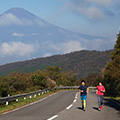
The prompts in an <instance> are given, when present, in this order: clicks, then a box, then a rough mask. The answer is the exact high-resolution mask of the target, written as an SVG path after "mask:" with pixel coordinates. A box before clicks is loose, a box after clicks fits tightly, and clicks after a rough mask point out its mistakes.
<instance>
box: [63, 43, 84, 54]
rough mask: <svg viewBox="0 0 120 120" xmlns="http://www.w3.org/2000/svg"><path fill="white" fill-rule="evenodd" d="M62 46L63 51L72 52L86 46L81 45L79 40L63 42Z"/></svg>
mask: <svg viewBox="0 0 120 120" xmlns="http://www.w3.org/2000/svg"><path fill="white" fill-rule="evenodd" d="M61 48H62V49H61V50H62V51H63V53H70V52H73V51H80V50H83V49H85V48H84V47H82V46H81V43H80V42H79V41H69V42H67V43H62V44H61Z"/></svg>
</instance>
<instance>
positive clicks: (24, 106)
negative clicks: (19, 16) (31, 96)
mask: <svg viewBox="0 0 120 120" xmlns="http://www.w3.org/2000/svg"><path fill="white" fill-rule="evenodd" d="M55 94H57V93H53V94H51V95H49V96H47V97H45V98H43V99H40V100H38V101H36V102H33V103H30V104H27V105H24V106H22V107H19V108H16V109H13V110H11V111H8V112H4V113H2V115H4V114H8V113H11V112H14V111H17V110H20V109H23V108H25V107H28V106H31V105H33V104H36V103H39V102H41V101H43V100H45V99H47V98H48V97H50V96H53V95H55Z"/></svg>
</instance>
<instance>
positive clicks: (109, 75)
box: [104, 33, 120, 96]
mask: <svg viewBox="0 0 120 120" xmlns="http://www.w3.org/2000/svg"><path fill="white" fill-rule="evenodd" d="M114 48H115V51H114V52H113V53H112V54H111V59H112V62H110V63H109V64H107V67H106V70H105V75H104V79H105V83H106V90H107V95H109V96H120V33H119V34H118V35H117V41H116V44H115V46H114Z"/></svg>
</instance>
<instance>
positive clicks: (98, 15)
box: [82, 6, 105, 19]
mask: <svg viewBox="0 0 120 120" xmlns="http://www.w3.org/2000/svg"><path fill="white" fill-rule="evenodd" d="M82 13H84V14H85V15H86V16H88V17H89V18H95V19H103V18H105V15H104V13H103V12H102V11H100V9H98V8H97V7H94V6H93V7H90V8H86V9H84V10H83V11H82Z"/></svg>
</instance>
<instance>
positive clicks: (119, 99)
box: [107, 97, 120, 103]
mask: <svg viewBox="0 0 120 120" xmlns="http://www.w3.org/2000/svg"><path fill="white" fill-rule="evenodd" d="M107 98H110V99H112V100H115V101H116V102H118V103H120V97H107Z"/></svg>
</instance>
